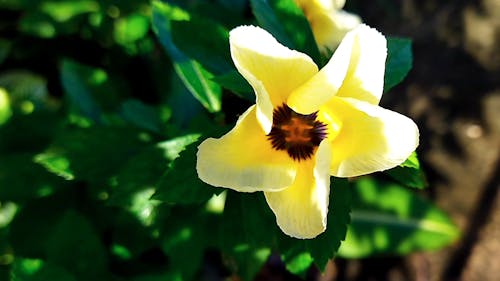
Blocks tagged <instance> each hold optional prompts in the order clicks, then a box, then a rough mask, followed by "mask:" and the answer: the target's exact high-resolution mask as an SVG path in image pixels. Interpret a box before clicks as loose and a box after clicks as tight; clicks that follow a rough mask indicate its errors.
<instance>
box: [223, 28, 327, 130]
mask: <svg viewBox="0 0 500 281" xmlns="http://www.w3.org/2000/svg"><path fill="white" fill-rule="evenodd" d="M229 43H230V46H231V57H232V58H233V61H234V64H235V66H236V68H237V69H238V71H239V72H240V73H241V75H243V77H245V79H246V80H247V81H248V82H249V83H250V85H251V86H252V87H253V89H254V91H255V94H256V96H257V117H258V120H259V122H261V124H262V127H263V129H264V131H265V133H269V132H270V131H271V127H272V117H273V109H274V108H276V107H278V106H280V105H282V104H283V103H285V102H286V100H287V98H288V96H289V95H290V93H291V92H292V91H293V90H294V89H295V88H297V87H298V86H299V85H301V84H303V83H304V82H305V81H307V80H308V79H309V78H311V77H312V76H313V75H314V74H316V73H317V72H318V67H317V66H316V64H315V63H314V62H313V61H312V59H311V58H310V57H308V56H307V55H306V54H303V53H300V52H297V51H294V50H290V49H288V48H287V47H285V46H283V45H281V44H280V43H279V42H278V41H276V39H274V37H273V36H272V35H271V34H269V33H268V32H267V31H265V30H264V29H262V28H259V27H255V26H240V27H237V28H235V29H233V30H231V32H230V33H229Z"/></svg>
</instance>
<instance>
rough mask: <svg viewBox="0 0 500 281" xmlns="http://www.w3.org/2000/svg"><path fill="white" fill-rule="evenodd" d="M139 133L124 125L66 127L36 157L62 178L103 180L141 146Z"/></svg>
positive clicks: (36, 159)
mask: <svg viewBox="0 0 500 281" xmlns="http://www.w3.org/2000/svg"><path fill="white" fill-rule="evenodd" d="M140 137H141V135H140V133H139V132H137V131H134V130H131V129H127V128H103V127H91V128H87V129H79V128H74V129H68V130H66V131H63V132H61V133H60V134H59V136H57V137H56V139H55V140H54V142H53V143H52V145H51V146H50V147H49V148H48V149H47V150H45V151H44V152H43V153H40V154H38V155H37V156H36V157H35V161H36V162H37V163H39V164H41V165H43V166H44V167H45V168H47V170H49V171H51V172H53V173H55V174H56V175H59V176H61V177H63V178H65V179H68V180H71V179H81V180H88V181H90V182H106V181H107V180H109V178H110V177H111V176H113V175H115V173H116V172H117V171H118V170H119V169H120V167H121V166H122V165H123V164H125V163H126V162H127V161H128V160H129V159H130V158H131V157H132V156H134V155H135V154H136V153H138V151H139V150H140V149H141V147H142V142H141V140H140Z"/></svg>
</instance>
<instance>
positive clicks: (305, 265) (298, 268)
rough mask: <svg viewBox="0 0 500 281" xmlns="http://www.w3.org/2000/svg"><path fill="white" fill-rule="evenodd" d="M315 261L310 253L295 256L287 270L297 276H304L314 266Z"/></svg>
mask: <svg viewBox="0 0 500 281" xmlns="http://www.w3.org/2000/svg"><path fill="white" fill-rule="evenodd" d="M313 262H314V259H313V258H312V257H311V254H310V253H309V252H304V253H302V254H298V255H296V256H294V257H293V258H292V259H290V260H289V261H287V263H286V269H287V270H288V271H290V272H291V273H293V274H295V275H304V274H305V273H306V272H307V270H308V269H309V268H310V267H311V265H312V264H313Z"/></svg>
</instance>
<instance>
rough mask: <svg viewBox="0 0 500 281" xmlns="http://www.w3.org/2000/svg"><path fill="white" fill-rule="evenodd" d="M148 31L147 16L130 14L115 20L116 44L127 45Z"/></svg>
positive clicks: (142, 36)
mask: <svg viewBox="0 0 500 281" xmlns="http://www.w3.org/2000/svg"><path fill="white" fill-rule="evenodd" d="M148 31H149V18H148V17H146V16H144V15H141V14H132V15H128V16H127V17H123V18H119V19H117V20H116V21H115V30H114V37H115V41H116V42H117V43H118V44H122V45H124V46H127V44H130V43H133V42H135V41H137V40H139V39H142V38H144V37H145V36H146V34H147V33H148Z"/></svg>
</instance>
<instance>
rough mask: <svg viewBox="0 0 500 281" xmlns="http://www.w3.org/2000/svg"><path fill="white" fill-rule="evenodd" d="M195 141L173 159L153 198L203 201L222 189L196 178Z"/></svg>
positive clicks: (164, 200) (176, 202)
mask: <svg viewBox="0 0 500 281" xmlns="http://www.w3.org/2000/svg"><path fill="white" fill-rule="evenodd" d="M196 150H197V143H194V144H191V145H189V146H187V147H186V150H185V151H183V152H181V153H180V156H179V158H177V159H175V160H174V161H173V162H172V164H171V167H170V169H169V170H168V171H167V173H166V174H165V176H164V177H163V178H162V179H161V181H160V183H159V186H158V190H157V191H156V194H155V195H154V196H153V198H154V199H157V200H160V201H162V202H166V203H174V204H190V203H197V202H203V201H206V200H208V199H210V197H211V196H212V195H213V194H215V193H219V192H221V191H222V190H221V189H219V188H215V187H213V186H209V185H207V184H205V183H204V182H202V181H201V180H200V179H199V178H198V174H197V172H196Z"/></svg>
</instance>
